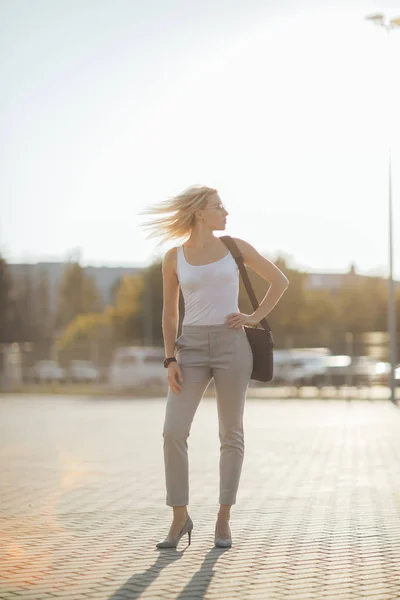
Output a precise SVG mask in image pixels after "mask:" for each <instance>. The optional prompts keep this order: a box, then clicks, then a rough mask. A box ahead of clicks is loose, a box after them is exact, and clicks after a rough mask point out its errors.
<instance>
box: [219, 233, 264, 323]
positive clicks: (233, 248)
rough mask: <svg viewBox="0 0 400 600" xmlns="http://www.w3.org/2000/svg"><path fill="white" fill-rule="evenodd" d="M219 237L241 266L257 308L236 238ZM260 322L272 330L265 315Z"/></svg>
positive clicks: (241, 272)
mask: <svg viewBox="0 0 400 600" xmlns="http://www.w3.org/2000/svg"><path fill="white" fill-rule="evenodd" d="M219 239H220V240H221V242H223V243H224V244H225V246H226V247H227V248H228V250H229V251H230V253H231V254H232V256H233V258H234V259H235V261H236V264H237V266H238V267H239V271H240V274H241V276H242V280H243V283H244V285H245V288H246V291H247V293H248V295H249V298H250V301H251V304H252V305H253V308H254V310H256V309H257V308H258V307H259V304H258V301H257V297H256V295H255V293H254V290H253V286H252V285H251V281H250V279H249V276H248V274H247V270H246V267H245V266H244V262H243V254H242V253H241V252H240V250H239V248H238V246H237V244H236V242H235V240H234V239H233V238H231V236H230V235H223V236H220V238H219ZM260 324H261V325H262V326H263V327H264V329H265V331H271V328H270V326H269V325H268V321H267V319H266V318H265V317H264V318H263V319H261V321H260Z"/></svg>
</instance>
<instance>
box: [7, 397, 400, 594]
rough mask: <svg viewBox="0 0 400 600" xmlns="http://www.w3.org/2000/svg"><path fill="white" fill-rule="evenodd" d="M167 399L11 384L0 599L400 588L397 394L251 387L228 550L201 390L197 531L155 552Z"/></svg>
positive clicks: (195, 448)
mask: <svg viewBox="0 0 400 600" xmlns="http://www.w3.org/2000/svg"><path fill="white" fill-rule="evenodd" d="M164 406H165V401H164V399H151V398H146V399H132V400H130V399H121V398H120V399H115V400H114V399H106V398H103V399H95V398H85V397H77V396H75V397H63V396H56V397H52V396H44V397H39V396H37V397H35V396H32V395H30V396H18V395H12V396H11V395H10V396H8V397H7V396H0V536H1V538H0V539H1V546H0V600H11V599H13V600H14V599H17V598H30V599H36V600H45V599H47V598H63V599H64V598H65V599H70V600H80V599H84V598H85V599H88V598H90V599H93V600H102V599H113V600H116V599H119V598H120V599H123V598H125V599H132V600H133V599H138V598H147V599H152V600H153V599H154V600H156V599H160V600H161V599H162V600H175V599H179V600H186V599H187V600H197V599H199V600H200V599H204V600H219V599H221V598H224V599H229V600H235V599H237V600H256V599H257V600H270V599H271V600H281V599H282V600H283V599H285V600H286V599H289V600H303V599H304V600H306V599H307V600H308V599H315V600H319V599H321V598H324V599H329V600H350V599H352V598H360V599H367V600H373V599H376V600H378V599H379V600H394V599H396V598H400V410H399V409H397V408H396V407H394V406H393V405H392V404H391V403H390V402H389V401H384V400H379V401H371V402H370V401H366V400H356V401H345V400H343V401H341V400H329V401H319V400H308V401H307V400H302V401H299V400H293V401H291V400H282V401H279V400H276V401H273V400H265V399H249V400H248V402H247V406H246V411H245V440H246V452H245V461H244V465H243V472H242V479H241V485H240V489H239V494H238V503H237V504H236V505H235V506H234V507H233V509H232V518H231V528H232V534H233V547H232V548H231V549H230V550H220V549H216V548H213V530H214V523H215V516H216V511H217V508H218V506H217V503H216V502H217V499H218V453H219V440H218V428H217V412H216V405H215V401H214V400H212V399H208V398H204V399H203V401H202V403H201V404H200V407H199V409H198V412H197V414H196V417H195V421H194V424H193V427H192V432H191V436H190V438H189V453H190V478H191V479H190V480H191V488H190V498H191V504H190V507H189V510H190V515H191V517H192V519H193V522H194V530H193V536H192V544H191V546H189V547H187V546H186V540H185V541H183V540H182V542H181V543H180V545H179V546H178V549H177V551H176V550H164V551H159V550H157V549H156V548H155V543H156V542H157V541H159V540H160V539H163V538H164V536H165V535H166V533H167V531H168V528H169V524H170V508H169V507H167V506H166V505H165V490H164V466H163V456H162V437H161V431H162V423H163V418H164ZM186 539H187V538H186Z"/></svg>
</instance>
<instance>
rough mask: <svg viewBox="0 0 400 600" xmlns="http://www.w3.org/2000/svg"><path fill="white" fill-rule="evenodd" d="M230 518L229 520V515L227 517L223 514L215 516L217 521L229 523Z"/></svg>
mask: <svg viewBox="0 0 400 600" xmlns="http://www.w3.org/2000/svg"><path fill="white" fill-rule="evenodd" d="M230 518H231V516H230V515H227V514H224V513H218V515H217V521H229V519H230Z"/></svg>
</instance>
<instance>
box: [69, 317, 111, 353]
mask: <svg viewBox="0 0 400 600" xmlns="http://www.w3.org/2000/svg"><path fill="white" fill-rule="evenodd" d="M111 317H112V315H111V309H110V308H109V309H106V310H105V311H104V312H103V313H87V314H81V315H77V316H76V317H75V318H74V319H73V320H72V321H71V322H70V323H69V324H68V325H67V326H66V328H65V329H64V331H63V334H62V336H61V338H60V339H59V346H60V348H62V349H65V348H73V347H74V346H76V345H77V344H82V343H85V342H90V343H92V342H99V341H100V340H105V339H111V337H112V319H111Z"/></svg>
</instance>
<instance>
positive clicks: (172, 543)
mask: <svg viewBox="0 0 400 600" xmlns="http://www.w3.org/2000/svg"><path fill="white" fill-rule="evenodd" d="M192 529H193V521H192V519H191V518H190V517H189V516H188V517H187V519H186V523H185V524H184V526H183V527H182V529H181V530H180V532H179V533H178V535H177V536H176V537H174V538H171V539H169V540H164V541H163V542H158V544H156V547H157V548H176V547H177V545H178V543H179V540H180V539H181V538H182V537H183V536H184V535H185V534H186V533H187V534H188V537H189V544H188V545H189V546H190V544H191V538H192Z"/></svg>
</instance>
